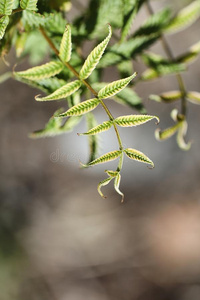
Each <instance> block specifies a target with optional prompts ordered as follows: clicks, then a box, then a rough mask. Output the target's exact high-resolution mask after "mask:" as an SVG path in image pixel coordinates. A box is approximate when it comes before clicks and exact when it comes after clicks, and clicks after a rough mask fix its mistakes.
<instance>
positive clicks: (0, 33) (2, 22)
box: [0, 16, 9, 40]
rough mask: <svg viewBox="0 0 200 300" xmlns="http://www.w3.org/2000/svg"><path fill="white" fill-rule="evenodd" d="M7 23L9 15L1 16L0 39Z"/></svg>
mask: <svg viewBox="0 0 200 300" xmlns="http://www.w3.org/2000/svg"><path fill="white" fill-rule="evenodd" d="M8 23H9V17H8V16H3V17H1V18H0V40H1V39H2V38H3V36H4V33H5V31H6V28H7V26H8Z"/></svg>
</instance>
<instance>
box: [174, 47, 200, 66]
mask: <svg viewBox="0 0 200 300" xmlns="http://www.w3.org/2000/svg"><path fill="white" fill-rule="evenodd" d="M199 53H200V42H198V43H196V44H194V45H193V46H192V47H190V48H189V51H188V52H186V53H184V54H182V55H180V56H179V57H178V58H177V59H176V61H177V62H178V63H192V62H193V61H194V60H195V59H196V58H197V56H198V55H199Z"/></svg>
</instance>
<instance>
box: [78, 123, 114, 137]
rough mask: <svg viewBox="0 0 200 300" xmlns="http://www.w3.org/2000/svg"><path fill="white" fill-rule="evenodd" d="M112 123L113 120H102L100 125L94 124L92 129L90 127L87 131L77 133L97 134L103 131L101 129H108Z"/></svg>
mask: <svg viewBox="0 0 200 300" xmlns="http://www.w3.org/2000/svg"><path fill="white" fill-rule="evenodd" d="M112 124H113V122H111V121H106V122H103V123H102V124H100V125H97V126H95V127H94V128H92V129H90V130H89V131H88V132H85V133H80V134H79V135H95V134H98V133H100V132H103V131H106V130H108V129H110V128H111V126H112Z"/></svg>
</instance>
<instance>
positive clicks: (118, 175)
mask: <svg viewBox="0 0 200 300" xmlns="http://www.w3.org/2000/svg"><path fill="white" fill-rule="evenodd" d="M120 181H121V175H120V174H119V173H118V174H117V176H116V177H115V181H114V188H115V191H116V192H117V193H118V194H119V195H121V196H122V199H121V202H124V194H123V193H122V192H121V191H120V189H119V185H120Z"/></svg>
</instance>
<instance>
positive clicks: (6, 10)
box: [0, 0, 14, 16]
mask: <svg viewBox="0 0 200 300" xmlns="http://www.w3.org/2000/svg"><path fill="white" fill-rule="evenodd" d="M13 4H14V0H1V2H0V15H6V16H9V15H11V13H12V9H13Z"/></svg>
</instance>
